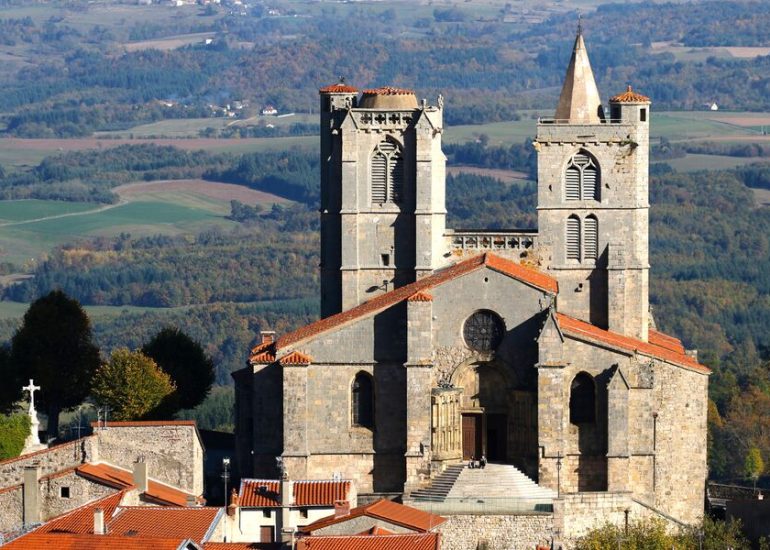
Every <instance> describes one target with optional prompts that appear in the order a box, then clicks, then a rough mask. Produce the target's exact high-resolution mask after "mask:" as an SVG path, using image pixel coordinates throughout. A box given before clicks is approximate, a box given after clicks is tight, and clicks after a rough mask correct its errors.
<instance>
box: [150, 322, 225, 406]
mask: <svg viewBox="0 0 770 550" xmlns="http://www.w3.org/2000/svg"><path fill="white" fill-rule="evenodd" d="M142 353H144V354H145V355H147V356H148V357H150V358H152V359H153V360H154V361H155V362H156V363H157V364H158V366H159V367H160V368H161V369H162V370H163V371H164V372H165V373H166V374H168V375H169V376H170V377H171V380H173V382H174V385H175V389H174V391H173V393H171V394H170V395H169V396H167V398H166V400H165V402H164V405H163V406H162V407H161V408H160V409H159V410H158V411H157V412H156V414H158V415H160V416H163V415H170V414H173V413H175V412H176V411H178V410H179V409H191V408H193V407H196V406H197V405H199V404H200V403H201V402H203V400H204V399H206V396H207V395H208V394H209V392H210V391H211V386H212V384H213V383H214V363H213V361H212V360H211V358H210V357H208V356H207V355H206V353H205V352H204V351H203V348H202V347H201V345H200V344H199V343H198V342H196V341H195V340H193V339H192V338H190V337H189V336H187V334H185V333H184V332H182V331H181V330H179V329H177V328H170V327H167V328H164V329H163V330H161V331H160V332H159V333H158V334H156V335H155V336H154V337H153V339H152V340H150V341H149V342H147V343H146V344H145V345H144V347H142Z"/></svg>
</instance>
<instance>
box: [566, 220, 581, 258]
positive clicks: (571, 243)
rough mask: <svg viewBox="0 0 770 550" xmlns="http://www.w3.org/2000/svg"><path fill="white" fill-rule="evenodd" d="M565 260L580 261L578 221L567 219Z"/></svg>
mask: <svg viewBox="0 0 770 550" xmlns="http://www.w3.org/2000/svg"><path fill="white" fill-rule="evenodd" d="M567 259H568V260H577V261H580V219H579V218H578V217H577V216H570V217H569V218H567Z"/></svg>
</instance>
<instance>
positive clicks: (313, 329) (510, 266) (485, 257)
mask: <svg viewBox="0 0 770 550" xmlns="http://www.w3.org/2000/svg"><path fill="white" fill-rule="evenodd" d="M482 267H488V268H490V269H493V270H495V271H498V272H500V273H503V274H505V275H508V276H509V277H512V278H514V279H518V280H519V281H522V282H523V283H526V284H528V285H531V286H533V287H535V288H538V289H540V290H543V291H546V292H551V293H556V292H557V291H558V283H557V282H556V279H554V278H553V277H551V276H550V275H546V274H545V273H542V272H540V271H538V270H536V269H534V268H531V267H526V266H523V265H521V264H518V263H516V262H514V261H511V260H506V259H504V258H501V257H499V256H496V255H494V254H491V253H489V252H487V253H485V254H479V255H478V256H474V257H473V258H469V259H467V260H464V261H462V262H458V263H456V264H454V265H452V266H449V267H447V268H444V269H442V270H440V271H436V272H435V273H433V274H432V275H430V276H428V277H425V278H423V279H420V280H418V281H415V282H413V283H410V284H408V285H405V286H402V287H399V288H397V289H395V290H391V291H390V292H386V293H385V294H381V295H379V296H377V297H375V298H372V299H371V300H369V301H367V302H364V303H363V304H360V305H358V306H356V307H354V308H351V309H349V310H347V311H343V312H341V313H337V314H335V315H331V316H329V317H326V318H324V319H320V320H318V321H316V322H314V323H310V324H309V325H305V326H304V327H302V328H299V329H297V330H295V331H294V332H291V333H289V334H286V335H284V336H282V337H281V338H279V339H278V342H277V343H276V348H277V349H281V348H285V347H287V346H290V345H293V344H296V343H297V342H301V341H302V340H305V339H306V338H311V337H313V336H316V335H318V334H321V333H323V332H326V331H327V330H331V329H333V328H336V327H339V326H341V325H344V324H346V323H349V322H351V321H355V320H357V319H360V318H362V317H365V316H367V315H369V314H373V313H376V312H378V311H381V310H383V309H385V308H388V307H391V306H393V305H395V304H397V303H399V302H401V301H403V300H406V299H408V298H409V297H410V296H412V295H413V294H416V293H417V292H420V291H422V290H428V289H431V288H433V287H436V286H439V285H441V284H443V283H445V282H447V281H451V280H453V279H456V278H458V277H461V276H463V275H465V274H467V273H470V272H472V271H475V270H477V269H481V268H482Z"/></svg>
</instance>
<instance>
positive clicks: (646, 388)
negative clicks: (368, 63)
mask: <svg viewBox="0 0 770 550" xmlns="http://www.w3.org/2000/svg"><path fill="white" fill-rule="evenodd" d="M565 61H566V60H565ZM624 87H625V86H624ZM417 97H418V96H417V95H416V94H415V93H414V92H413V91H412V90H407V89H403V88H397V87H390V86H382V87H376V88H371V89H366V90H363V91H360V92H359V90H358V89H357V88H355V87H353V86H350V85H349V84H345V83H340V84H337V85H332V86H327V87H324V88H321V90H320V122H321V124H320V126H321V128H322V129H323V130H322V133H321V140H320V155H321V159H322V162H321V170H320V184H321V185H320V187H321V192H320V200H319V202H320V205H319V206H320V208H319V211H320V222H321V223H320V226H321V227H320V248H321V251H320V252H321V254H320V258H321V261H320V271H319V274H320V282H321V285H320V304H321V308H320V318H319V320H317V321H315V322H313V323H310V324H308V325H306V326H303V327H300V328H298V329H297V330H294V331H292V332H289V333H287V334H280V335H277V337H276V335H274V334H273V333H269V332H265V333H263V334H262V335H261V337H260V338H259V340H258V343H257V345H256V346H254V347H253V348H252V349H251V350H250V353H249V364H248V366H247V367H245V368H244V369H242V370H240V371H238V372H236V373H234V374H233V376H234V379H235V385H236V454H237V462H238V467H239V469H240V472H241V475H243V476H244V477H258V478H267V479H274V478H276V477H277V476H279V475H280V472H279V470H278V468H277V466H276V458H277V457H278V458H280V464H281V465H282V468H283V470H285V472H286V474H287V475H288V477H289V478H290V479H328V478H330V477H334V478H339V479H350V480H351V481H352V482H353V483H354V484H355V485H356V487H357V489H358V493H359V496H360V498H361V500H362V501H363V500H364V499H365V500H366V501H369V500H372V499H375V498H377V497H378V496H380V495H389V496H401V497H402V498H404V500H405V501H408V502H410V503H412V504H413V505H414V506H421V507H424V508H425V509H426V510H430V509H435V510H439V509H441V510H448V511H451V512H452V513H453V514H459V513H466V514H473V513H482V514H484V513H489V512H488V511H489V510H494V511H495V512H496V513H501V514H502V513H505V514H524V513H532V514H551V513H553V511H554V510H555V511H556V512H558V513H555V514H553V518H552V524H550V526H544V527H543V529H542V531H543V533H547V532H552V531H558V532H560V533H562V535H563V536H565V537H567V538H569V537H571V536H576V535H577V534H579V530H580V529H584V528H586V526H590V525H591V520H590V519H586V517H588V516H590V511H591V510H598V509H600V510H602V511H603V512H602V513H601V514H599V515H600V516H601V517H602V521H604V520H608V521H612V522H616V523H621V522H623V521H627V520H633V519H634V518H637V517H639V518H641V517H648V516H650V515H652V516H654V517H658V518H661V519H662V520H664V521H667V522H673V523H675V524H676V523H684V524H689V523H696V522H698V521H699V520H700V518H701V517H702V514H703V500H704V491H705V480H706V475H707V469H706V410H707V403H708V399H707V387H708V378H709V374H710V370H709V369H708V368H707V367H706V366H704V365H702V364H700V362H699V361H698V359H697V354H696V353H695V352H693V351H689V350H687V349H686V348H685V345H684V344H683V343H682V342H681V341H680V340H678V339H677V338H675V337H673V336H670V335H667V334H665V333H664V332H662V331H660V330H659V329H658V327H657V325H656V323H655V319H654V318H653V316H652V314H651V312H650V303H649V302H650V299H649V281H650V265H651V264H653V265H654V258H650V254H649V236H648V232H649V223H648V219H649V209H650V204H649V183H648V173H649V125H650V117H651V111H650V109H651V101H650V99H649V98H648V97H646V96H644V95H642V94H641V93H639V92H638V91H636V90H634V89H633V88H631V87H628V88H626V89H625V91H624V92H622V93H620V94H618V95H615V96H613V97H611V98H610V99H609V102H608V103H607V104H606V105H605V104H604V103H603V102H602V99H601V95H600V93H599V90H598V88H597V86H596V82H595V79H594V76H593V71H592V68H591V64H590V61H589V57H588V52H587V49H586V45H585V41H584V38H583V35H582V31H579V32H578V34H577V37H576V38H575V42H574V47H573V50H572V56H571V59H570V60H569V65H568V68H567V72H566V75H565V78H564V82H563V86H562V91H561V94H560V97H559V101H558V104H557V105H556V110H555V113H554V116H553V117H549V118H543V119H540V120H539V121H538V122H537V125H534V124H533V128H532V129H533V134H536V137H535V139H534V140H533V142H532V146H533V149H534V151H535V153H536V154H537V163H538V164H537V182H536V185H537V205H536V206H537V229H534V228H526V229H520V230H498V229H465V228H463V229H459V228H458V229H448V228H447V227H446V178H445V174H446V167H445V161H446V158H445V155H444V154H443V152H442V149H441V147H442V146H441V139H442V134H443V130H444V125H443V110H444V99H443V97H441V96H439V97H438V98H437V100H436V101H435V103H433V104H429V103H428V102H427V101H426V100H422V101H418V99H417ZM482 457H483V461H481V459H482ZM480 461H481V462H484V463H489V464H490V465H494V467H492V468H489V469H486V470H485V471H483V472H482V471H479V472H475V471H473V470H475V468H474V469H473V470H471V469H470V468H464V466H468V465H476V464H478V463H479V462H480ZM441 513H442V515H450V513H449V512H446V514H445V513H444V512H441ZM581 514H582V515H581ZM549 521H551V520H549ZM546 523H547V522H546ZM543 525H545V523H544V524H543ZM370 527H373V526H370ZM455 532H456V533H459V530H456V531H455ZM501 536H504V535H501ZM547 536H550V535H547ZM447 537H448V536H447ZM545 538H546V535H545V534H543V536H540V537H539V538H538V537H534V538H533V539H532V541H531V544H532V545H534V544H536V543H541V542H543V540H544V539H545ZM308 540H309V541H310V543H311V544H312V538H311V539H308ZM447 540H448V538H447ZM480 540H481V539H479V541H476V542H477V543H480ZM469 544H473V543H472V542H469ZM527 544H530V542H528V543H527ZM474 546H475V545H474Z"/></svg>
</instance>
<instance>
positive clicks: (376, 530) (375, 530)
mask: <svg viewBox="0 0 770 550" xmlns="http://www.w3.org/2000/svg"><path fill="white" fill-rule="evenodd" d="M356 534H357V535H395V534H396V533H394V532H393V531H388V530H387V529H385V528H384V527H380V526H378V525H375V526H374V527H370V528H369V529H367V530H366V531H361V532H360V533H356Z"/></svg>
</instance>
